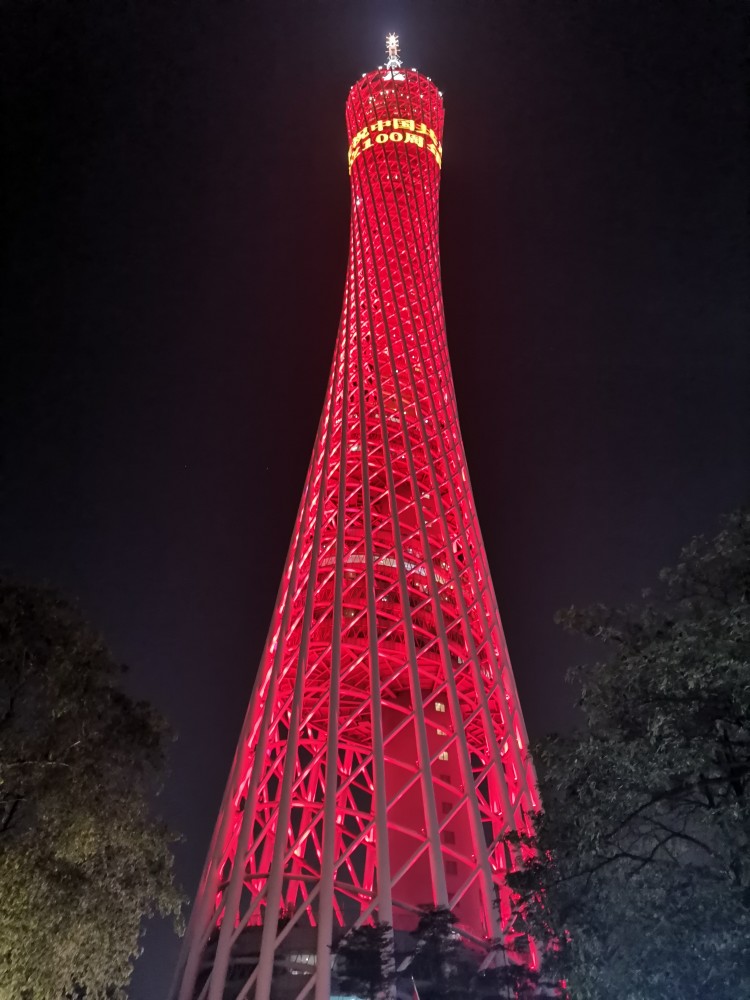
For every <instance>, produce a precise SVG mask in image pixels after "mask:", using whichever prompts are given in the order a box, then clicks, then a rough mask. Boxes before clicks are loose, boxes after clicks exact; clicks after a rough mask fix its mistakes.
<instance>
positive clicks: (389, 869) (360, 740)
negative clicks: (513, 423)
mask: <svg viewBox="0 0 750 1000" xmlns="http://www.w3.org/2000/svg"><path fill="white" fill-rule="evenodd" d="M346 122H347V130H348V136H349V143H350V146H349V166H350V173H351V190H352V209H351V241H350V256H349V265H348V270H347V277H346V289H345V296H344V307H343V312H342V317H341V324H340V328H339V334H338V339H337V342H336V348H335V355H334V361H333V367H332V371H331V376H330V380H329V383H328V388H327V392H326V396H325V402H324V407H323V415H322V418H321V422H320V426H319V429H318V434H317V438H316V442H315V447H314V450H313V455H312V460H311V463H310V468H309V471H308V475H307V480H306V483H305V487H304V491H303V494H302V502H301V505H300V508H299V514H298V517H297V522H296V525H295V528H294V533H293V536H292V542H291V546H290V549H289V555H288V558H287V562H286V566H285V569H284V574H283V578H282V583H281V588H280V590H279V595H278V600H277V604H276V608H275V611H274V615H273V620H272V623H271V628H270V630H269V637H268V640H267V644H266V648H265V652H264V654H263V658H262V661H261V665H260V670H259V674H258V680H257V682H256V685H255V689H254V691H253V694H252V699H251V702H250V706H249V710H248V713H247V717H246V720H245V723H244V726H243V730H242V735H241V737H240V742H239V746H238V750H237V754H236V757H235V760H234V764H233V766H232V770H231V774H230V777H229V782H228V785H227V789H226V793H225V797H224V801H223V805H222V808H221V812H220V815H219V820H218V823H217V826H216V830H215V833H214V838H213V843H212V846H211V849H210V852H209V857H208V861H207V864H206V868H205V871H204V874H203V878H202V881H201V885H200V889H199V892H198V897H197V900H196V903H195V907H194V912H193V916H192V920H191V923H190V927H189V930H188V934H187V938H186V942H185V947H184V949H183V957H182V960H181V964H180V969H179V970H178V975H177V982H176V986H175V989H174V994H173V995H174V997H176V998H179V1000H193V998H194V997H199V998H200V1000H203V998H208V1000H221V997H222V996H223V995H224V993H223V991H224V988H225V980H226V976H227V969H228V967H230V965H231V963H232V953H233V948H234V947H235V946H236V942H237V941H238V940H239V938H240V936H241V935H242V934H243V933H244V932H245V931H246V928H252V927H253V926H257V927H259V928H260V927H261V926H262V930H260V929H259V930H258V932H257V933H258V936H259V939H260V958H259V961H258V962H257V964H249V965H248V967H247V974H246V979H245V980H243V984H242V987H241V989H240V990H239V997H240V998H244V997H250V996H254V997H256V998H257V1000H268V997H269V995H270V988H271V981H272V978H273V972H274V956H275V954H277V953H279V952H280V951H281V950H283V947H284V941H285V939H286V938H287V936H288V935H289V934H290V932H291V931H292V929H293V928H295V927H300V926H302V925H308V926H312V927H314V928H316V929H317V966H316V968H317V971H316V972H315V973H314V974H313V975H312V977H309V976H308V977H304V982H303V985H301V987H300V991H299V993H298V997H299V1000H302V998H303V997H304V996H306V995H307V994H312V992H313V991H314V995H315V997H316V1000H328V997H329V991H330V943H331V939H332V934H333V933H334V930H335V927H336V925H339V926H348V925H351V924H355V923H361V922H364V921H368V920H370V919H375V918H377V919H379V920H381V921H387V922H389V923H391V924H393V925H394V926H395V927H396V928H399V927H401V928H406V929H408V928H409V927H412V926H413V925H414V923H415V922H416V919H415V913H416V912H417V909H418V907H419V905H420V904H424V903H428V904H429V903H434V904H437V905H447V906H450V907H451V909H452V910H453V911H454V913H455V914H456V916H457V917H458V920H459V927H460V929H461V931H462V932H463V933H464V934H465V936H466V937H467V939H468V940H470V941H473V942H475V943H476V944H477V945H478V946H482V947H487V945H488V943H489V942H490V941H491V940H492V939H495V938H497V937H499V936H501V935H503V934H504V935H505V936H506V939H510V940H512V936H513V931H512V926H511V918H512V899H511V897H510V893H509V891H508V889H507V888H506V886H505V881H504V874H505V872H506V870H507V868H508V866H509V865H512V864H514V863H515V862H516V860H517V859H514V858H511V857H510V856H509V853H508V851H507V849H506V847H505V845H504V843H503V839H502V838H503V837H504V835H505V834H507V833H508V832H509V831H511V830H516V829H520V830H521V831H529V832H530V825H529V822H530V821H529V816H530V814H531V813H533V812H534V811H535V810H536V809H537V808H538V807H539V801H538V798H537V793H536V790H535V779H534V775H533V771H532V766H531V763H530V760H529V758H528V755H527V750H526V732H525V728H524V723H523V719H522V716H521V711H520V708H519V703H518V696H517V692H516V686H515V683H514V679H513V674H512V671H511V666H510V661H509V659H508V654H507V649H506V646H505V641H504V638H503V632H502V627H501V624H500V617H499V613H498V609H497V603H496V600H495V595H494V592H493V588H492V582H491V580H490V574H489V569H488V566H487V560H486V556H485V551H484V546H483V544H482V538H481V535H480V531H479V524H478V521H477V516H476V511H475V508H474V500H473V497H472V492H471V487H470V484H469V477H468V473H467V468H466V460H465V457H464V449H463V445H462V442H461V435H460V431H459V425H458V417H457V413H456V402H455V397H454V391H453V381H452V376H451V370H450V363H449V360H448V349H447V343H446V336H445V325H444V317H443V302H442V294H441V285H440V256H439V248H438V187H439V179H440V167H441V157H442V147H441V140H442V132H443V102H442V98H441V95H440V94H439V92H438V90H437V89H436V87H435V86H434V84H433V83H431V82H430V80H429V79H427V78H426V77H424V76H422V75H421V74H419V73H417V72H416V71H415V70H405V69H401V67H400V65H399V63H398V61H397V60H393V59H391V60H390V61H389V63H388V65H387V66H386V67H384V68H380V69H378V70H376V71H374V72H372V73H369V74H367V75H365V76H363V78H362V79H361V80H360V81H359V82H358V83H356V84H355V85H354V87H353V88H352V90H351V92H350V94H349V98H348V100H347V104H346ZM207 942H209V943H210V947H211V949H212V951H211V955H212V971H211V973H210V976H209V978H208V980H207V981H205V982H202V981H199V980H197V976H198V970H199V968H200V965H201V962H202V961H205V959H204V958H202V956H205V952H206V946H207ZM233 975H235V976H236V975H237V969H236V968H235V967H233ZM204 976H205V972H204ZM196 982H198V985H197V986H196ZM232 995H233V996H234V995H237V994H236V992H233V994H232Z"/></svg>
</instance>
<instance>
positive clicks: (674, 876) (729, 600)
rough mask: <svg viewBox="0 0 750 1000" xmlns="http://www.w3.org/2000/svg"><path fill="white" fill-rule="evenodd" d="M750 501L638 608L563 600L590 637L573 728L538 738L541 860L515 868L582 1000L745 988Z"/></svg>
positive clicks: (734, 993) (739, 992) (749, 861)
mask: <svg viewBox="0 0 750 1000" xmlns="http://www.w3.org/2000/svg"><path fill="white" fill-rule="evenodd" d="M749 599H750V513H748V511H740V512H736V513H734V514H732V515H731V516H730V517H728V518H727V520H726V523H725V525H724V527H723V530H722V531H721V532H720V533H719V534H718V535H717V536H716V537H715V538H714V539H712V540H711V541H706V540H704V539H702V538H697V539H694V540H693V541H692V542H691V543H690V544H689V545H688V546H687V548H685V549H684V551H683V552H682V555H681V558H680V561H679V563H678V565H677V566H676V567H675V568H674V569H667V570H664V571H663V572H662V573H661V577H660V583H659V586H658V587H657V588H655V590H654V591H653V592H647V593H645V594H644V601H643V603H642V604H641V605H639V606H633V607H626V608H622V609H620V608H606V607H601V606H598V607H594V608H589V609H587V610H584V611H579V610H576V609H574V608H572V609H570V610H569V611H567V612H565V613H563V614H561V615H560V616H559V617H560V620H561V622H562V624H563V625H564V627H565V628H567V629H570V630H572V631H574V632H577V633H580V634H582V635H584V636H587V637H589V638H591V639H593V640H595V641H596V642H598V643H600V644H601V646H602V659H601V661H600V662H596V663H593V664H590V665H588V666H585V667H581V668H579V669H578V670H577V671H576V672H575V675H574V678H575V680H576V681H577V682H578V683H579V684H580V686H581V692H582V693H581V708H582V710H583V713H584V717H585V724H584V725H583V726H582V727H581V728H580V730H579V731H577V732H575V733H574V734H572V735H570V736H567V737H552V738H550V739H548V740H547V741H545V742H544V743H543V744H542V745H541V746H540V747H538V748H537V750H536V760H537V763H538V767H539V772H540V780H541V787H542V799H543V802H544V807H545V813H544V815H543V816H542V817H540V820H539V827H538V837H537V843H536V847H537V850H538V860H537V861H536V862H535V863H533V864H531V865H529V866H527V868H526V870H525V871H524V872H521V873H517V874H515V875H514V876H512V880H513V883H514V886H515V888H516V889H517V890H518V891H519V892H520V893H521V894H522V896H523V897H524V899H525V900H526V903H527V905H528V919H529V922H530V925H531V927H532V929H533V930H534V931H535V933H536V934H537V935H539V936H541V937H547V938H548V939H549V940H552V941H554V947H552V948H551V950H550V953H549V958H548V963H549V965H550V966H551V967H552V968H554V969H555V970H556V971H557V973H558V974H559V976H560V977H561V978H563V979H565V980H567V981H568V982H569V985H570V990H571V993H572V995H574V996H575V997H576V998H577V1000H600V998H602V997H610V996H612V997H615V996H616V997H618V998H620V1000H673V998H675V997H679V998H680V1000H705V998H706V997H711V1000H736V998H737V997H740V996H750V948H748V940H750V787H749V781H750V604H749V603H748V602H749Z"/></svg>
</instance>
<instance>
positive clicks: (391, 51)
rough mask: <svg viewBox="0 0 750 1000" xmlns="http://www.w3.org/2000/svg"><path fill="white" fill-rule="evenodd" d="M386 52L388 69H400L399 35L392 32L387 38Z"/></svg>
mask: <svg viewBox="0 0 750 1000" xmlns="http://www.w3.org/2000/svg"><path fill="white" fill-rule="evenodd" d="M385 51H386V55H387V56H388V59H387V61H386V64H385V68H386V69H398V68H399V67H400V66H401V59H400V58H399V55H400V47H399V44H398V35H395V34H394V33H393V32H391V33H390V34H389V35H386V36H385Z"/></svg>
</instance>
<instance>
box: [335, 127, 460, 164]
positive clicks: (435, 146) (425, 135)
mask: <svg viewBox="0 0 750 1000" xmlns="http://www.w3.org/2000/svg"><path fill="white" fill-rule="evenodd" d="M372 132H375V133H376V134H375V135H371V133H372ZM427 140H429V141H427ZM426 141H427V149H428V150H429V152H430V153H432V155H433V156H434V157H435V160H436V162H437V165H438V166H441V165H442V162H443V147H442V146H441V145H440V143H439V142H438V140H437V136H436V135H435V133H434V132H433V130H432V129H431V128H428V127H427V126H426V125H425V124H423V123H422V122H415V121H414V119H413V118H394V119H390V118H388V119H387V120H385V121H379V122H373V124H372V125H369V126H367V125H365V127H364V128H363V129H361V130H360V131H359V132H357V134H356V135H355V136H354V138H353V139H352V144H351V146H350V147H349V173H351V172H352V164H353V163H354V161H355V160H356V159H357V157H358V156H359V155H360V153H363V152H364V151H365V150H366V149H370V148H371V146H373V145H374V143H377V144H378V145H383V144H384V143H386V142H403V143H411V144H412V145H414V146H419V148H420V149H423V148H424V145H425V142H426Z"/></svg>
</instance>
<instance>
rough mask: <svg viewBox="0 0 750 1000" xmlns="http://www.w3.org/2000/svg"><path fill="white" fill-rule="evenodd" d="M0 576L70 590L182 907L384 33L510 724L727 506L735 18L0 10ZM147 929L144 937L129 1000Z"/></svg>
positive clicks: (325, 330)
mask: <svg viewBox="0 0 750 1000" xmlns="http://www.w3.org/2000/svg"><path fill="white" fill-rule="evenodd" d="M0 18H1V19H2V24H1V25H0V34H2V36H3V41H2V43H0V44H1V45H2V48H3V52H2V56H3V58H2V62H3V68H2V70H0V72H1V73H2V77H3V93H4V101H5V105H6V108H5V112H4V114H3V118H4V125H3V130H4V131H3V147H4V154H3V155H4V159H5V166H4V171H5V174H6V181H5V184H4V191H5V197H6V204H5V208H4V215H5V219H4V224H3V227H2V228H3V233H4V236H3V251H4V255H5V257H4V262H3V265H4V266H3V273H2V282H3V286H2V289H1V290H0V293H1V294H0V303H1V308H2V323H3V362H2V369H3V381H4V386H3V395H2V405H3V413H2V416H3V423H2V437H3V468H2V471H3V480H4V481H3V493H2V501H3V519H2V537H1V538H0V562H1V563H2V565H3V566H4V567H5V568H7V569H11V570H14V571H15V572H17V573H20V574H23V575H24V576H26V577H28V578H31V579H47V580H49V581H52V582H54V583H56V584H58V585H59V586H61V587H62V588H64V589H66V590H67V591H68V592H69V593H71V594H73V595H75V596H77V597H78V598H80V600H81V602H82V604H83V605H84V607H85V608H86V609H87V611H88V613H89V614H90V616H91V618H92V619H93V621H94V622H95V623H96V624H97V626H98V627H100V628H101V629H102V630H103V632H104V633H105V635H106V636H107V637H108V639H109V641H110V643H111V644H112V645H113V647H114V649H115V651H116V652H117V654H118V655H119V656H120V657H121V658H122V659H123V660H124V661H126V662H128V663H129V664H131V666H132V673H131V677H130V682H129V683H130V685H131V687H132V690H133V691H134V692H135V693H137V694H138V695H140V696H143V697H148V698H151V699H153V700H154V701H155V702H156V703H157V704H158V705H159V706H160V707H161V708H162V709H163V710H164V711H165V712H166V713H167V715H168V716H169V717H170V719H171V720H172V722H173V724H174V726H175V728H176V729H177V731H178V732H179V740H178V742H177V744H176V745H175V749H174V753H173V757H172V773H171V777H170V779H169V782H168V784H167V787H166V790H165V793H164V796H163V810H164V812H165V813H166V815H167V817H168V819H169V820H170V822H171V823H172V824H174V826H175V827H177V828H178V829H180V830H182V831H183V832H184V834H185V842H184V844H183V846H182V847H181V848H180V864H179V867H180V876H181V878H182V879H183V881H184V883H185V885H186V887H187V888H188V890H189V891H190V892H191V893H192V892H193V890H194V887H195V884H196V881H197V878H198V874H199V869H200V866H201V864H202V859H203V856H204V853H205V850H206V848H207V845H208V840H209V836H210V831H211V828H212V825H213V822H214V817H215V812H216V809H217V807H218V803H219V800H220V797H221V793H222V790H223V785H224V781H225V777H226V773H227V770H228V767H229V763H230V760H231V755H232V751H233V747H234V743H235V740H236V738H237V734H238V731H239V727H240V722H241V717H242V715H243V712H244V707H245V704H246V701H247V698H248V696H249V692H250V688H251V684H252V680H253V675H254V671H255V667H256V663H257V660H258V657H259V655H260V652H261V647H262V642H263V639H264V636H265V631H266V628H267V624H268V621H269V617H270V613H271V609H272V605H273V601H274V597H275V591H276V587H277V584H278V580H279V576H280V572H281V568H282V563H283V559H284V555H285V551H286V546H287V543H288V540H289V536H290V532H291V528H292V524H293V520H294V514H295V511H296V506H297V503H298V499H299V494H300V490H301V487H302V482H303V477H304V473H305V468H306V464H307V460H308V457H309V452H310V449H311V446H312V441H313V436H314V432H315V427H316V423H317V419H318V416H319V411H320V407H321V404H322V399H323V389H324V384H325V379H326V375H327V371H328V366H329V363H330V360H331V355H332V349H333V343H334V338H335V333H336V327H337V322H338V314H339V310H340V306H341V300H342V294H343V279H344V269H345V263H346V252H347V242H348V179H347V171H346V159H345V155H346V138H345V133H344V124H343V109H344V101H345V98H346V94H347V91H348V88H349V86H350V85H351V83H352V82H353V81H354V80H355V79H356V78H357V77H358V76H359V75H360V74H361V73H362V72H363V71H365V70H369V69H371V68H373V67H374V66H375V65H377V64H378V63H379V62H381V61H382V58H383V56H382V39H383V36H384V34H385V32H386V31H388V30H394V31H397V32H399V33H400V34H401V37H402V42H403V48H404V53H405V58H406V61H407V63H408V65H410V66H411V65H415V66H418V67H419V68H420V69H421V70H422V71H423V72H425V73H427V74H429V75H430V76H431V77H432V78H433V79H434V80H435V81H436V82H437V83H438V85H439V86H440V87H441V88H442V89H443V91H444V94H445V101H446V114H447V117H446V133H445V160H444V170H443V190H442V217H441V240H442V252H443V274H444V294H445V300H446V311H447V316H448V334H449V340H450V346H451V352H452V358H453V366H454V372H455V379H456V384H457V393H458V401H459V409H460V414H461V417H462V424H463V432H464V438H465V442H466V447H467V451H468V455H469V462H470V469H471V473H472V478H473V483H474V490H475V494H476V499H477V504H478V508H479V514H480V518H481V520H482V525H483V530H484V536H485V540H486V544H487V548H488V551H489V559H490V564H491V566H492V569H493V573H494V580H495V586H496V589H497V592H498V597H499V601H500V607H501V610H502V612H503V616H504V622H505V628H506V632H507V635H508V640H509V643H510V647H511V652H512V654H513V656H514V663H515V669H516V674H517V677H518V685H519V688H520V692H521V697H522V701H523V705H524V708H525V713H526V717H527V722H528V725H529V729H530V731H531V734H532V736H541V735H542V734H543V733H544V732H545V731H546V730H548V729H549V728H551V727H556V726H561V725H565V724H566V722H568V721H569V720H570V718H571V714H572V711H571V708H570V703H571V701H572V700H573V697H574V695H573V692H572V691H571V690H569V689H568V688H567V687H566V686H565V685H564V683H563V681H562V677H563V675H564V672H565V669H566V667H567V666H568V665H569V664H570V662H571V661H572V660H573V659H574V658H575V656H576V655H577V654H578V652H579V651H578V650H575V649H574V647H573V646H572V644H571V640H569V639H566V638H565V637H564V636H562V635H561V634H560V633H559V632H558V630H557V629H556V628H555V626H554V625H553V624H552V615H553V613H554V611H555V610H556V609H557V608H558V607H561V606H564V605H568V604H570V603H572V602H579V603H582V602H588V601H593V600H602V601H618V600H628V599H636V598H637V597H638V594H639V592H640V589H641V587H642V586H643V585H646V584H647V583H648V582H649V580H650V579H651V578H652V576H653V574H654V573H655V572H656V571H657V570H658V569H659V568H660V567H661V566H662V565H664V564H665V563H667V562H669V561H670V560H671V559H672V558H673V557H674V556H675V554H676V551H677V549H678V547H679V546H680V544H681V543H682V542H683V541H684V540H686V539H687V538H688V537H689V536H690V535H691V534H694V533H697V532H701V531H711V530H712V529H713V528H714V526H715V523H716V519H717V517H718V515H719V514H720V513H721V512H722V511H725V510H728V509H730V508H731V507H733V506H734V505H736V504H738V503H739V502H740V501H742V500H743V499H744V498H746V497H747V494H748V486H750V475H749V474H748V463H747V461H746V454H747V447H748V442H749V440H750V413H749V411H748V400H747V387H748V382H749V379H750V354H749V352H748V337H747V296H746V291H745V284H746V277H747V275H746V265H747V229H746V215H745V207H746V200H747V175H748V150H747V145H746V126H745V116H746V107H745V105H744V100H745V98H744V94H745V87H746V81H745V78H744V76H745V69H746V67H743V61H742V60H743V44H744V40H743V24H742V18H741V4H740V3H736V4H731V3H721V2H717V0H710V2H705V3H691V2H689V0H687V2H686V0H675V2H655V0H643V2H627V3H626V2H619V0H606V2H605V0H602V2H594V0H581V2H572V0H545V2H540V0H537V2H531V0H525V2H522V0H508V2H500V0H496V2H489V0H488V2H481V0H463V2H458V0H455V2H441V0H432V2H430V0H422V2H416V0H415V2H412V3H407V2H403V3H396V2H383V0H380V2H365V0H349V2H346V3H344V2H335V0H328V2H324V0H320V2H315V0H306V2H296V3H291V2H289V3H273V4H272V3H265V4H253V3H250V2H244V3H243V2H239V0H226V2H218V0H217V2H213V0H212V2H209V0H205V2H198V0H181V2H172V3H167V2H158V0H157V2H152V3H136V2H107V3H99V2H92V3H90V4H83V3H78V4H75V3H70V2H47V3H37V4H29V3H27V2H26V0H23V2H21V0H16V2H10V3H9V2H6V3H5V4H4V5H3V6H2V12H1V14H0ZM176 947H177V946H176V942H175V941H174V939H173V938H172V937H171V936H170V935H169V933H168V932H166V931H165V930H164V929H163V928H159V927H154V928H152V929H150V931H149V933H148V935H147V937H146V941H145V954H144V957H143V958H142V960H141V961H140V962H139V966H138V969H137V971H136V976H135V983H134V988H133V991H132V997H133V1000H151V998H155V1000H156V998H158V997H162V996H163V994H164V991H165V989H166V983H167V981H168V978H169V974H170V970H171V967H172V965H173V963H174V960H175V954H176Z"/></svg>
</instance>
